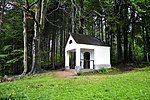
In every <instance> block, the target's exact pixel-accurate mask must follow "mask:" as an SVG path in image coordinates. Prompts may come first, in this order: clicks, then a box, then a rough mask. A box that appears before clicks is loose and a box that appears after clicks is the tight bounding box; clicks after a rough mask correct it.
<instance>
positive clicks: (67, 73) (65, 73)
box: [53, 70, 77, 78]
mask: <svg viewBox="0 0 150 100" xmlns="http://www.w3.org/2000/svg"><path fill="white" fill-rule="evenodd" d="M53 73H54V75H56V76H57V77H60V78H64V77H71V76H75V75H77V73H76V72H75V70H64V71H54V72H53Z"/></svg>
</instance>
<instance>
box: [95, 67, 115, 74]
mask: <svg viewBox="0 0 150 100" xmlns="http://www.w3.org/2000/svg"><path fill="white" fill-rule="evenodd" d="M97 72H98V73H99V74H106V73H110V72H112V69H111V68H100V69H98V70H97Z"/></svg>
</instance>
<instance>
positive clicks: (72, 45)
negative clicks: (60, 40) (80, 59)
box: [65, 35, 77, 51]
mask: <svg viewBox="0 0 150 100" xmlns="http://www.w3.org/2000/svg"><path fill="white" fill-rule="evenodd" d="M70 40H72V43H71V44H69V41H70ZM75 48H77V43H76V42H75V40H74V39H73V38H72V36H71V35H70V36H69V39H68V41H67V44H66V47H65V51H70V50H73V49H75Z"/></svg>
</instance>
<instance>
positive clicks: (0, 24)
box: [0, 0, 5, 33]
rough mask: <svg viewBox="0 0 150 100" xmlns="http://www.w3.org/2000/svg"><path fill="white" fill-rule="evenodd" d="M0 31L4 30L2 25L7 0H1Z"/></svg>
mask: <svg viewBox="0 0 150 100" xmlns="http://www.w3.org/2000/svg"><path fill="white" fill-rule="evenodd" d="M0 5H1V7H0V33H1V32H2V26H3V15H4V7H5V0H2V1H1V2H0Z"/></svg>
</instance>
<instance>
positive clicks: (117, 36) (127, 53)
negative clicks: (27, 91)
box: [0, 0, 150, 76]
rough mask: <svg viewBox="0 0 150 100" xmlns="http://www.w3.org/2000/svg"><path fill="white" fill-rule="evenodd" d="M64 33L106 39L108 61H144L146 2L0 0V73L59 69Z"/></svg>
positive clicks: (149, 35) (149, 28)
mask: <svg viewBox="0 0 150 100" xmlns="http://www.w3.org/2000/svg"><path fill="white" fill-rule="evenodd" d="M69 33H79V34H86V35H92V36H95V37H97V38H99V39H101V40H103V41H105V42H107V43H109V44H110V46H111V64H112V65H117V66H119V65H121V66H122V65H123V66H124V67H126V65H140V64H145V65H146V64H148V63H149V62H150V1H149V0H0V74H1V75H2V76H3V75H10V74H21V73H23V74H27V73H28V72H29V73H31V74H32V73H37V72H40V71H41V70H42V69H45V70H47V69H57V68H60V67H61V68H62V67H64V47H65V43H66V40H67V38H68V35H69Z"/></svg>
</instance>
